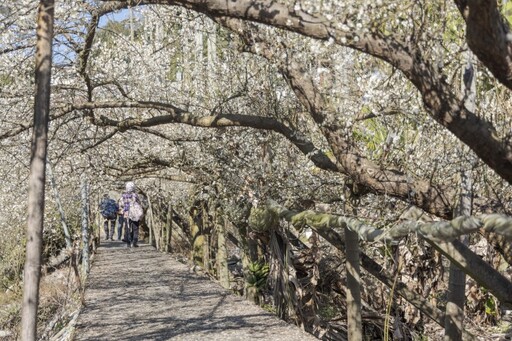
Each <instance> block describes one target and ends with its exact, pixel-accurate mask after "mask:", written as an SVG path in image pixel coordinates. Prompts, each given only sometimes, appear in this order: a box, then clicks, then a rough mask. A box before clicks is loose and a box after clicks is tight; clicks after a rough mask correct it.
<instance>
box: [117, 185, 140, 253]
mask: <svg viewBox="0 0 512 341" xmlns="http://www.w3.org/2000/svg"><path fill="white" fill-rule="evenodd" d="M125 189H126V190H125V192H124V193H123V195H122V196H121V200H122V202H123V220H124V221H125V222H124V226H125V233H124V241H125V242H126V243H127V245H126V246H127V247H138V246H139V245H138V241H139V223H140V220H141V219H142V216H143V214H144V211H143V209H142V205H141V202H140V198H139V196H138V194H137V193H136V192H135V183H133V182H131V181H130V182H127V183H126V187H125Z"/></svg>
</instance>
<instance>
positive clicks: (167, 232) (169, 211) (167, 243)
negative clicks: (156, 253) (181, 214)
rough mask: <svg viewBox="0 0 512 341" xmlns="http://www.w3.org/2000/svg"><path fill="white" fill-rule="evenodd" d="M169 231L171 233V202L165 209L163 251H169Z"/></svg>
mask: <svg viewBox="0 0 512 341" xmlns="http://www.w3.org/2000/svg"><path fill="white" fill-rule="evenodd" d="M171 233H172V204H171V202H169V208H168V209H167V222H166V224H165V252H171Z"/></svg>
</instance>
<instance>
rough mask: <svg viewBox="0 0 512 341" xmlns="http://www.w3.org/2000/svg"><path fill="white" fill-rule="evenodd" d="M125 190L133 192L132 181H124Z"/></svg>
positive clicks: (133, 185)
mask: <svg viewBox="0 0 512 341" xmlns="http://www.w3.org/2000/svg"><path fill="white" fill-rule="evenodd" d="M126 191H127V192H135V184H134V183H133V182H131V181H130V182H127V183H126Z"/></svg>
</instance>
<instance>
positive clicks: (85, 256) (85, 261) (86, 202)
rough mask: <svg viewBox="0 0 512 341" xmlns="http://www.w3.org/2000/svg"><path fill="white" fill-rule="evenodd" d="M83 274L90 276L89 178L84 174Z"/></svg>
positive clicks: (82, 190)
mask: <svg viewBox="0 0 512 341" xmlns="http://www.w3.org/2000/svg"><path fill="white" fill-rule="evenodd" d="M81 180H82V181H81V186H80V187H81V192H82V272H83V274H84V277H86V276H87V275H88V274H89V196H88V193H87V192H88V188H87V187H88V185H87V176H86V175H85V173H84V174H82V179H81Z"/></svg>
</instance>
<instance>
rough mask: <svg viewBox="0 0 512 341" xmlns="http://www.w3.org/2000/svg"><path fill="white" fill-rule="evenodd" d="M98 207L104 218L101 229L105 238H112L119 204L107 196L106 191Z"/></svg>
mask: <svg viewBox="0 0 512 341" xmlns="http://www.w3.org/2000/svg"><path fill="white" fill-rule="evenodd" d="M99 208H100V213H101V215H102V216H103V219H104V222H103V229H104V230H105V240H109V239H110V240H114V230H115V228H116V220H117V211H118V210H119V206H118V205H117V203H116V201H115V200H114V199H112V198H110V197H109V195H108V193H105V194H104V195H103V199H101V202H100V206H99Z"/></svg>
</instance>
